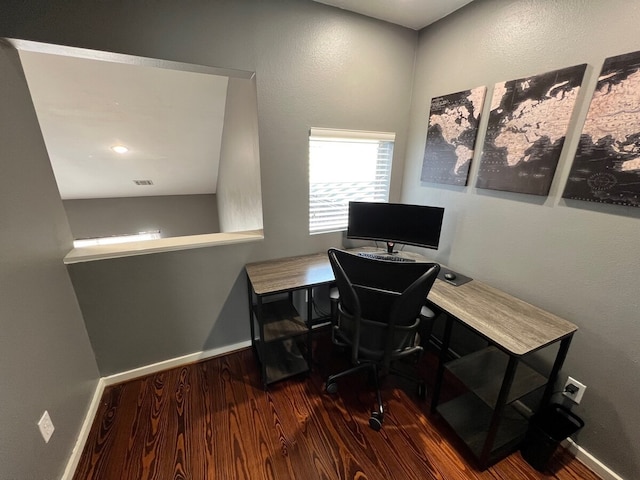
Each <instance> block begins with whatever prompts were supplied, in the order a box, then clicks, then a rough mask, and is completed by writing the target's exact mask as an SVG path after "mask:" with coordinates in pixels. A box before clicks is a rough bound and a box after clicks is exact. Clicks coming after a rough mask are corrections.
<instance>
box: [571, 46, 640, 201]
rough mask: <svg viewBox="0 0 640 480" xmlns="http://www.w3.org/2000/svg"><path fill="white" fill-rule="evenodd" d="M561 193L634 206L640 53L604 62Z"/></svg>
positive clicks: (638, 171)
mask: <svg viewBox="0 0 640 480" xmlns="http://www.w3.org/2000/svg"><path fill="white" fill-rule="evenodd" d="M562 196H563V197H564V198H571V199H576V200H585V201H590V202H600V203H611V204H617V205H628V206H632V207H640V199H639V198H638V197H639V196H640V51H638V52H633V53H627V54H624V55H618V56H616V57H610V58H607V59H606V60H605V61H604V64H603V66H602V71H601V72H600V76H599V77H598V83H597V85H596V89H595V92H594V94H593V97H592V99H591V105H590V106H589V111H588V112H587V118H586V120H585V123H584V127H583V129H582V135H581V136H580V143H579V144H578V149H577V151H576V157H575V159H574V160H573V164H572V165H571V171H570V172H569V179H568V180H567V184H566V186H565V189H564V193H563V195H562Z"/></svg>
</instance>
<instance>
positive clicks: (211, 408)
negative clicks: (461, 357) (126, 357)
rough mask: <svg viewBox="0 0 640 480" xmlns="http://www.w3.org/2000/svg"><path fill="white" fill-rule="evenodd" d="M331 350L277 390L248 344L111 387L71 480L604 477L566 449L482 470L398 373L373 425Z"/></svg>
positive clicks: (358, 385) (364, 399) (366, 395)
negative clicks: (337, 371) (546, 467)
mask: <svg viewBox="0 0 640 480" xmlns="http://www.w3.org/2000/svg"><path fill="white" fill-rule="evenodd" d="M317 357H319V358H321V359H322V355H321V354H319V355H317ZM333 358H334V356H332V357H331V359H332V360H331V361H328V360H329V359H328V358H326V357H325V358H324V359H322V360H323V362H324V365H325V366H324V367H319V366H318V365H316V366H315V368H314V372H313V373H312V374H311V375H309V376H304V377H302V378H298V379H291V380H287V381H283V382H280V383H277V384H275V385H273V386H271V387H270V388H269V390H268V391H265V390H263V389H262V387H261V384H260V381H259V374H258V370H257V368H256V362H255V359H254V356H253V352H252V351H251V350H250V349H247V350H242V351H239V352H235V353H232V354H229V355H226V356H222V357H218V358H214V359H211V360H207V361H203V362H199V363H196V364H192V365H188V366H184V367H180V368H176V369H173V370H168V371H165V372H161V373H158V374H154V375H150V376H147V377H144V378H140V379H136V380H132V381H129V382H126V383H123V384H120V385H115V386H110V387H108V388H106V389H105V392H104V396H103V399H102V402H101V405H100V408H99V410H98V413H97V415H96V419H95V421H94V424H93V427H92V429H91V432H90V434H89V437H88V440H87V443H86V446H85V450H84V452H83V454H82V458H81V460H80V462H79V465H78V468H77V471H76V473H75V476H74V479H75V480H81V479H82V480H84V479H101V480H107V479H114V480H116V479H117V480H123V479H154V480H159V479H194V480H202V479H222V480H231V479H246V480H257V479H276V480H277V479H301V480H314V479H354V480H355V479H358V480H365V479H368V480H390V479H394V480H405V479H421V480H429V479H440V480H450V479H451V480H453V479H500V480H521V479H522V480H528V479H558V480H569V479H572V480H577V479H580V480H590V479H594V480H595V479H598V478H599V477H598V476H596V475H595V474H593V473H592V472H590V471H589V470H588V469H587V468H586V467H584V466H583V465H582V464H581V463H580V462H578V461H577V460H575V459H572V458H571V457H570V456H569V455H568V454H567V453H565V452H564V451H562V450H560V451H559V452H558V453H557V454H556V455H555V456H554V458H553V459H552V461H551V462H550V471H549V472H547V473H544V474H543V473H539V472H537V471H536V470H534V469H533V468H532V467H531V466H529V465H528V464H527V463H526V462H525V461H524V460H523V459H522V457H521V456H520V454H519V453H514V454H512V455H511V456H509V457H507V458H506V459H504V460H502V461H501V462H499V463H497V464H496V465H494V466H492V467H490V468H489V469H487V470H485V471H479V470H478V469H477V468H476V467H475V466H474V464H473V461H472V460H470V459H469V458H468V457H467V456H466V454H465V453H464V450H463V448H462V446H461V445H459V444H458V443H457V441H456V439H455V438H454V437H453V436H452V435H451V434H450V433H449V431H448V430H447V428H446V426H445V425H443V424H442V423H441V421H440V420H439V418H438V417H437V416H436V415H431V414H430V412H429V409H428V401H427V402H420V401H419V400H418V399H417V398H416V396H415V395H414V394H413V391H412V390H411V389H409V390H406V391H405V390H403V389H402V388H401V387H400V386H399V385H398V384H397V383H394V382H393V381H392V380H391V379H390V380H389V381H387V382H385V384H384V392H383V395H384V400H385V408H386V409H387V413H386V415H385V420H384V426H383V428H382V430H381V431H380V432H375V431H373V430H371V429H370V428H369V426H368V418H369V412H370V410H371V408H372V407H373V406H374V401H375V397H374V394H373V393H372V392H371V389H370V388H367V387H366V384H365V383H364V382H360V381H359V380H358V379H357V378H349V379H344V381H342V382H341V383H340V384H339V387H340V391H339V393H338V394H337V395H335V396H331V395H328V394H327V393H324V390H323V379H324V378H325V375H326V374H328V373H329V371H326V370H330V369H331V368H333V366H334V365H335V362H336V361H342V360H333ZM336 358H337V357H336ZM319 363H321V362H319ZM460 451H462V452H463V453H460Z"/></svg>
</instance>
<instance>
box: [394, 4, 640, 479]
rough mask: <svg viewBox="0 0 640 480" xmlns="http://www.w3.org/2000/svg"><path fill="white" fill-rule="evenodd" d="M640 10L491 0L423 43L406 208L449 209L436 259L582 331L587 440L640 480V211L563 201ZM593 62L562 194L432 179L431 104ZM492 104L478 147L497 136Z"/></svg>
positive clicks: (569, 365) (441, 25) (566, 154)
mask: <svg viewBox="0 0 640 480" xmlns="http://www.w3.org/2000/svg"><path fill="white" fill-rule="evenodd" d="M639 22H640V4H639V3H638V2H637V1H635V0H614V1H607V2H595V1H592V2H590V1H586V2H585V1H581V0H565V1H562V2H550V1H547V0H526V1H524V0H522V1H516V0H487V1H485V0H480V1H475V2H473V3H472V4H470V5H469V6H468V7H465V8H463V9H462V10H460V11H459V12H457V13H456V14H454V15H452V16H451V17H449V18H446V19H444V20H443V21H440V22H438V23H437V24H435V25H433V26H431V27H428V28H427V29H426V30H424V31H423V32H421V35H420V41H419V48H418V56H417V67H416V76H415V87H414V95H413V103H412V111H411V129H410V137H409V142H408V146H407V162H406V167H405V171H404V182H403V191H402V192H403V193H402V200H403V201H405V202H407V203H421V204H427V205H439V206H444V207H445V209H446V211H445V225H444V232H443V238H442V241H441V245H442V246H443V247H441V249H440V250H439V251H438V252H437V259H438V260H440V261H441V262H443V263H447V264H448V265H449V266H451V267H453V268H454V269H458V270H459V271H460V272H462V273H464V274H466V275H469V276H471V277H474V278H477V279H480V280H483V281H486V282H488V283H490V284H492V285H494V286H496V287H498V288H502V289H503V290H505V291H507V292H510V293H511V294H513V295H515V296H517V297H520V298H522V299H524V300H527V301H529V302H531V303H533V304H536V305H538V306H540V307H543V308H545V309H547V310H549V311H551V312H553V313H555V314H557V315H560V316H562V317H565V318H567V319H568V320H570V321H572V322H574V323H576V324H577V325H578V326H579V330H578V332H577V334H576V335H575V337H574V340H573V343H572V346H571V349H570V351H569V356H568V358H567V361H566V363H565V368H564V370H563V374H564V376H566V375H571V376H573V377H575V378H576V379H578V380H579V381H581V382H583V383H585V384H586V385H587V386H588V389H587V391H586V394H585V396H584V400H583V401H582V403H581V405H579V406H578V407H577V408H575V409H574V411H576V413H578V414H579V415H581V416H582V417H583V418H584V419H585V421H586V427H585V428H584V429H583V430H582V431H581V432H580V433H579V434H578V435H577V437H576V439H577V442H578V443H579V444H580V445H581V446H582V447H583V448H585V449H587V450H588V451H589V452H590V453H592V454H593V455H595V456H596V457H598V458H599V459H600V460H601V461H603V462H604V463H605V464H607V465H608V466H609V467H611V468H613V470H615V471H617V472H618V473H619V474H621V475H623V476H625V478H629V479H631V478H640V433H639V431H638V425H640V409H638V403H639V402H640V388H639V387H638V384H637V382H636V379H637V378H639V377H640V366H639V362H640V328H639V325H638V321H639V317H638V298H639V295H638V293H639V290H638V272H639V271H640V257H639V256H638V255H637V254H636V250H637V244H638V239H639V238H640V222H639V219H640V211H639V210H638V209H634V208H632V207H622V206H611V205H600V204H592V203H586V202H579V201H565V200H563V199H562V198H561V195H562V190H563V188H564V184H565V181H566V179H567V176H568V173H569V168H570V166H571V161H572V159H573V155H574V154H575V151H576V147H577V142H578V139H579V135H580V132H581V127H582V121H583V120H584V117H585V115H586V111H587V108H588V105H589V100H590V98H591V94H592V92H593V90H594V86H595V81H596V78H597V76H598V73H599V70H600V67H601V66H602V62H603V61H604V59H605V58H606V57H609V56H613V55H618V54H621V53H626V52H630V51H635V50H640V41H639V40H638V36H637V35H635V34H631V32H636V31H637V25H638V23H639ZM581 63H588V65H589V66H588V68H587V73H586V76H585V79H586V81H585V83H584V84H583V89H582V93H581V95H580V98H579V99H578V104H577V111H576V113H577V116H576V117H575V118H574V121H573V122H572V124H571V126H570V129H569V134H568V137H567V141H566V142H565V146H564V150H563V153H562V156H561V158H560V163H559V166H558V170H557V172H556V176H555V179H554V182H553V184H552V186H551V192H550V194H549V196H548V197H537V196H531V195H522V194H514V193H502V192H497V191H492V190H481V189H476V188H475V187H474V186H473V185H474V184H475V179H476V171H477V167H478V163H479V162H478V158H479V157H478V155H479V153H480V150H481V148H477V150H476V155H475V159H474V162H473V164H472V167H471V175H470V180H469V186H468V187H452V186H444V185H437V184H428V183H423V184H421V182H420V172H421V168H422V157H423V153H424V146H425V139H426V130H427V116H428V113H429V105H430V101H431V98H432V97H434V96H439V95H443V94H447V93H453V92H457V91H460V90H465V89H468V88H473V87H476V86H480V85H487V86H488V87H490V88H489V90H490V91H492V86H493V84H494V83H496V82H499V81H504V80H510V79H516V78H521V77H523V76H527V75H533V74H537V73H544V72H547V71H550V70H554V69H558V68H562V67H568V66H571V65H576V64H581ZM489 103H490V96H489V97H488V98H487V102H486V103H485V107H486V108H485V110H484V112H483V121H482V122H481V128H480V130H481V136H480V138H479V143H478V144H479V145H480V146H481V145H482V139H483V138H484V132H483V131H484V126H485V125H486V121H487V118H488V106H489Z"/></svg>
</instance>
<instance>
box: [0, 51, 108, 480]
mask: <svg viewBox="0 0 640 480" xmlns="http://www.w3.org/2000/svg"><path fill="white" fill-rule="evenodd" d="M0 85H2V88H0V105H1V106H2V107H1V108H0V145H1V147H0V328H1V333H0V478H2V479H23V478H24V479H27V478H29V479H45V478H47V479H53V478H60V476H61V475H62V472H63V470H64V466H65V464H66V461H67V458H68V457H69V455H70V454H71V449H72V447H73V445H74V444H75V441H76V438H77V436H78V433H79V430H80V426H81V424H82V421H83V420H84V417H85V414H86V412H87V408H88V405H89V402H90V400H91V396H92V393H93V391H94V390H95V387H96V384H97V381H98V369H97V366H96V361H95V359H94V356H93V352H92V351H91V346H90V344H89V339H88V337H87V332H86V330H85V326H84V323H83V321H82V316H81V314H80V309H79V307H78V302H77V301H76V297H75V295H74V292H73V288H72V286H71V282H70V281H69V276H68V274H67V271H66V270H65V267H64V265H63V263H62V258H63V256H64V255H65V254H66V253H68V251H69V250H70V248H71V233H70V231H69V226H68V224H67V220H66V217H65V214H64V210H63V208H62V202H61V201H60V197H59V195H58V189H57V187H56V183H55V180H54V177H53V172H52V170H51V166H50V164H49V159H48V157H47V151H46V148H45V145H44V141H43V139H42V136H41V135H40V134H39V131H40V130H39V127H38V120H37V118H36V114H35V111H34V109H33V106H32V104H31V98H30V96H29V91H28V89H27V87H26V81H25V79H24V74H23V73H22V68H21V66H20V61H19V58H18V55H17V53H16V52H15V50H13V49H11V48H8V47H6V46H5V45H2V44H0ZM44 410H48V411H49V413H50V415H51V418H52V421H53V424H54V425H55V428H56V430H55V432H54V433H53V436H52V437H51V439H50V441H49V443H48V444H45V442H44V441H43V439H42V437H41V436H40V432H39V431H38V428H37V426H36V422H37V421H38V420H39V419H40V416H41V415H42V413H43V412H44Z"/></svg>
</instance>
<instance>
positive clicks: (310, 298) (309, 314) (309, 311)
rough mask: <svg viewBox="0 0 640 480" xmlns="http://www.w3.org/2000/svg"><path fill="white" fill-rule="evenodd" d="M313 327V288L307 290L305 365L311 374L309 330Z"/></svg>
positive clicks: (311, 348)
mask: <svg viewBox="0 0 640 480" xmlns="http://www.w3.org/2000/svg"><path fill="white" fill-rule="evenodd" d="M312 327H313V287H308V288H307V364H308V365H309V372H311V365H312V363H311V362H312V356H313V352H312V350H313V344H312V339H311V331H312V330H311V329H312Z"/></svg>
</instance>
